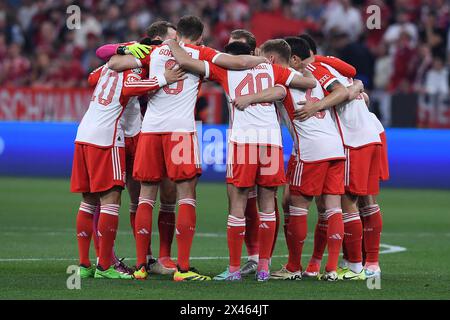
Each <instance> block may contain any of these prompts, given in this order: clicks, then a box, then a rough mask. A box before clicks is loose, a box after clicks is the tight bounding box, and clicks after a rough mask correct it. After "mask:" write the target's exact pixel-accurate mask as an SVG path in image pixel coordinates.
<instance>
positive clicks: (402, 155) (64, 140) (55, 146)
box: [0, 122, 450, 189]
mask: <svg viewBox="0 0 450 320" xmlns="http://www.w3.org/2000/svg"><path fill="white" fill-rule="evenodd" d="M226 128H227V126H226V125H203V126H199V141H200V142H201V150H202V161H203V162H202V166H203V175H202V177H201V180H202V181H219V182H221V181H224V180H225V171H226V164H225V159H226V157H225V155H226ZM76 130H77V124H76V123H46V122H0V175H3V176H24V177H33V176H38V177H69V176H70V173H71V167H72V156H73V149H74V144H73V141H74V139H75V135H76ZM200 138H201V139H200ZM387 139H388V148H389V164H390V172H391V179H390V181H388V182H387V183H385V185H386V186H391V187H406V188H440V189H450V130H431V129H388V130H387ZM283 142H284V146H285V147H284V158H285V161H287V160H288V159H289V156H290V153H291V148H292V142H291V139H290V137H289V133H288V132H287V130H286V129H283Z"/></svg>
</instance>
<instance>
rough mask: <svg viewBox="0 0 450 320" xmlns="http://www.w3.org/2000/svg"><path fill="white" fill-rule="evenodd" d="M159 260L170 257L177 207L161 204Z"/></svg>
mask: <svg viewBox="0 0 450 320" xmlns="http://www.w3.org/2000/svg"><path fill="white" fill-rule="evenodd" d="M158 231H159V258H160V259H161V258H168V257H170V251H171V248H172V241H173V234H174V233H175V205H174V204H165V203H161V206H160V208H159V215H158Z"/></svg>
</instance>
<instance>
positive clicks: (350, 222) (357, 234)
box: [342, 212, 362, 263]
mask: <svg viewBox="0 0 450 320" xmlns="http://www.w3.org/2000/svg"><path fill="white" fill-rule="evenodd" d="M342 220H343V221H344V245H345V250H346V253H347V260H348V261H349V262H351V263H361V262H362V223H361V219H360V218H359V212H355V213H343V214H342Z"/></svg>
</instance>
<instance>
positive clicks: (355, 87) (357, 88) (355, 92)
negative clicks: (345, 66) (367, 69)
mask: <svg viewBox="0 0 450 320" xmlns="http://www.w3.org/2000/svg"><path fill="white" fill-rule="evenodd" d="M347 90H348V93H349V95H348V100H354V99H356V98H357V97H358V96H359V95H360V94H361V93H363V92H364V84H363V82H362V81H361V80H358V79H356V80H354V81H353V84H352V85H351V86H350V87H347Z"/></svg>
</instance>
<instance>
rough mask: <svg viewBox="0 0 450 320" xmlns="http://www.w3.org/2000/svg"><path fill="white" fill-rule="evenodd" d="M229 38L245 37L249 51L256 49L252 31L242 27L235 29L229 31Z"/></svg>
mask: <svg viewBox="0 0 450 320" xmlns="http://www.w3.org/2000/svg"><path fill="white" fill-rule="evenodd" d="M230 37H231V39H245V42H246V43H247V44H248V45H249V46H250V49H251V50H250V51H255V49H256V38H255V35H254V34H253V33H251V32H250V31H247V30H244V29H236V30H233V31H231V34H230Z"/></svg>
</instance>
